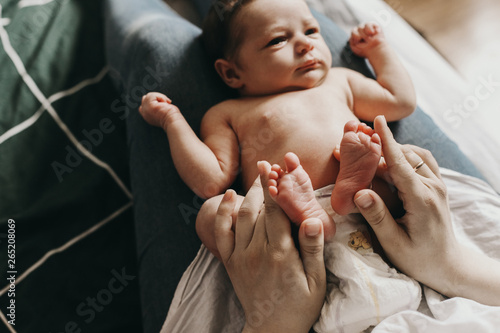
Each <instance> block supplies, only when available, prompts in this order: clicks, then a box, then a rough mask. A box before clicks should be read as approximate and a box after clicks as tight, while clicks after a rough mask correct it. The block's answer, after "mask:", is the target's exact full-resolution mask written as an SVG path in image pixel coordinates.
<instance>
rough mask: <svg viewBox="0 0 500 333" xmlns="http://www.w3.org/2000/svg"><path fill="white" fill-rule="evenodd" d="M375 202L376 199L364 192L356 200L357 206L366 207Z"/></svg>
mask: <svg viewBox="0 0 500 333" xmlns="http://www.w3.org/2000/svg"><path fill="white" fill-rule="evenodd" d="M374 202H375V201H374V200H373V198H372V196H371V195H370V194H369V193H364V194H362V195H360V196H359V197H357V198H356V199H355V200H354V203H355V204H356V206H358V207H359V208H364V209H367V208H370V207H371V206H372V205H373V203H374Z"/></svg>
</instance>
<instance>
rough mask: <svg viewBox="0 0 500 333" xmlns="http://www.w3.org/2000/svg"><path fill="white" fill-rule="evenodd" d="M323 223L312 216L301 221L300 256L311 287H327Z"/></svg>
mask: <svg viewBox="0 0 500 333" xmlns="http://www.w3.org/2000/svg"><path fill="white" fill-rule="evenodd" d="M323 234H324V231H323V223H322V222H321V220H320V219H316V218H311V219H307V220H305V221H304V222H302V223H301V225H300V229H299V245H300V256H301V258H302V263H303V265H304V271H305V273H306V277H307V281H308V284H309V289H313V287H316V288H314V289H319V288H322V289H323V288H326V271H325V258H324V254H323V248H324V236H323Z"/></svg>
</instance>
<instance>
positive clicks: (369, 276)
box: [161, 169, 500, 333]
mask: <svg viewBox="0 0 500 333" xmlns="http://www.w3.org/2000/svg"><path fill="white" fill-rule="evenodd" d="M441 175H442V177H443V180H444V182H445V184H446V185H447V187H448V192H449V199H450V207H451V209H452V212H453V213H452V219H453V226H454V229H455V232H456V234H457V237H458V238H459V241H461V242H463V243H465V244H468V245H469V246H470V247H471V249H473V250H475V251H481V252H483V253H485V254H487V255H489V256H491V257H493V258H496V259H498V260H500V239H499V238H498V237H497V235H498V234H500V225H499V223H498V216H500V197H499V196H498V195H497V194H496V193H495V191H494V190H493V189H492V188H491V187H490V186H489V185H487V184H486V183H484V182H483V181H481V180H478V179H477V178H473V177H470V176H465V175H462V174H459V173H457V172H454V171H451V170H448V169H441ZM322 199H325V203H324V206H325V207H327V206H328V204H329V202H330V201H329V197H327V196H325V197H323V198H322ZM322 199H320V200H322ZM336 221H337V234H336V236H335V240H334V242H333V243H331V244H328V245H326V246H325V256H326V262H325V264H326V267H327V269H328V271H329V273H328V275H327V276H328V292H327V297H326V302H325V305H324V307H323V309H322V311H321V316H320V318H319V320H318V322H317V323H316V324H315V325H314V330H315V331H316V332H360V331H363V330H365V329H367V328H368V327H369V326H371V325H376V324H378V325H377V326H376V328H375V330H374V331H373V332H410V331H411V332H422V333H424V332H450V333H452V332H457V330H458V331H459V332H469V331H474V332H478V333H479V332H485V333H487V332H494V331H495V330H496V328H497V327H498V325H499V324H500V307H492V306H485V305H482V304H479V303H477V302H474V301H471V300H467V299H463V298H459V297H456V298H452V299H446V298H445V297H443V296H442V295H440V294H438V293H436V292H435V291H433V290H432V289H429V288H427V287H425V286H422V288H423V290H424V292H425V298H422V299H421V298H420V296H421V294H420V286H419V285H418V284H417V283H416V282H415V281H414V280H412V279H409V278H408V277H406V276H404V275H402V274H400V273H397V272H396V270H394V269H390V268H389V267H388V266H387V265H386V264H385V263H384V262H382V261H381V259H380V257H379V256H378V255H375V254H373V253H372V251H370V250H368V251H363V250H362V249H360V250H358V251H357V252H356V251H353V250H352V249H351V248H350V247H349V246H348V245H347V243H348V242H349V240H350V239H351V237H350V234H351V233H352V232H353V231H357V230H363V228H364V225H363V224H362V223H360V222H359V220H357V219H356V217H355V216H348V217H344V218H340V219H339V218H338V217H336ZM475 221H481V222H482V223H481V224H477V223H474V222H475ZM332 271H333V272H335V274H336V275H337V276H338V279H337V278H335V276H334V275H333V274H331V273H330V272H332ZM420 301H422V302H421V303H420ZM384 319H385V320H384ZM380 321H381V323H380ZM243 325H244V313H243V311H242V309H241V305H240V304H239V302H238V299H237V298H236V296H235V294H234V290H233V288H232V285H231V282H230V280H229V278H228V276H227V273H226V272H225V269H224V266H223V265H222V263H220V261H218V260H217V259H216V258H215V257H214V256H213V255H212V254H211V253H209V251H208V250H207V249H206V248H205V247H204V246H202V248H201V249H200V251H199V252H198V255H197V257H196V258H195V260H194V261H193V262H192V264H191V265H190V266H189V268H188V269H187V270H186V272H185V273H184V276H183V278H182V279H181V281H180V283H179V286H178V287H177V291H176V293H175V296H174V299H173V302H172V306H171V308H170V311H169V314H168V316H167V319H166V321H165V323H164V326H163V328H162V331H161V332H162V333H166V332H201V331H206V332H227V333H230V332H231V333H232V332H235V333H236V332H241V329H242V327H243Z"/></svg>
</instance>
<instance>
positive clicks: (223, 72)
mask: <svg viewBox="0 0 500 333" xmlns="http://www.w3.org/2000/svg"><path fill="white" fill-rule="evenodd" d="M215 70H216V71H217V73H219V75H220V77H221V78H222V80H223V81H224V82H225V83H226V84H227V85H228V86H230V87H231V88H233V89H240V88H242V87H243V82H242V80H241V78H240V76H239V75H238V73H237V71H236V66H235V65H234V63H233V62H231V61H227V60H226V59H217V60H216V61H215Z"/></svg>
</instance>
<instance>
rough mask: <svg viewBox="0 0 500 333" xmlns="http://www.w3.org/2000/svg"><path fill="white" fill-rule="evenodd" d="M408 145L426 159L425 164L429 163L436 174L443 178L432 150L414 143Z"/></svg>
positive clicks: (423, 159)
mask: <svg viewBox="0 0 500 333" xmlns="http://www.w3.org/2000/svg"><path fill="white" fill-rule="evenodd" d="M407 146H408V148H409V149H411V150H413V151H414V152H415V153H416V154H417V155H418V156H420V158H421V159H422V161H424V162H425V164H427V166H428V167H429V168H430V170H431V171H432V172H433V173H434V174H435V175H436V177H438V178H441V173H440V172H439V165H438V163H437V161H436V159H435V158H434V156H432V153H431V152H430V151H428V150H427V149H424V148H420V147H417V146H413V145H407Z"/></svg>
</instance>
